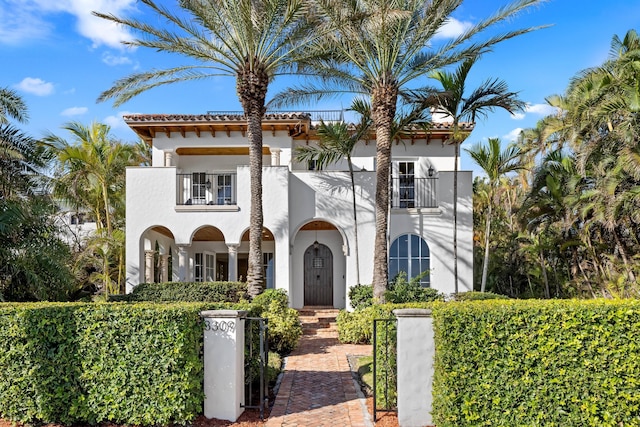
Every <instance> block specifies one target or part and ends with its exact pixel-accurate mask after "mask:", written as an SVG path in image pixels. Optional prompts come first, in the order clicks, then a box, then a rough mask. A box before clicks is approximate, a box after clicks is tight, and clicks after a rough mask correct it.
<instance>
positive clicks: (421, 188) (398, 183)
mask: <svg viewBox="0 0 640 427" xmlns="http://www.w3.org/2000/svg"><path fill="white" fill-rule="evenodd" d="M437 183H438V178H436V177H431V178H415V177H413V176H411V175H406V176H400V177H396V178H392V202H391V203H392V204H391V207H392V208H400V209H403V208H407V209H410V208H437V207H438V198H437V194H436V184H437Z"/></svg>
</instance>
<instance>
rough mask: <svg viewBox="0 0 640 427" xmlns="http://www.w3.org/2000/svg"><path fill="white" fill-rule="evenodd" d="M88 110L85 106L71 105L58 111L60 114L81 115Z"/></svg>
mask: <svg viewBox="0 0 640 427" xmlns="http://www.w3.org/2000/svg"><path fill="white" fill-rule="evenodd" d="M87 111H89V109H88V108H87V107H71V108H67V109H66V110H64V111H63V112H62V113H60V115H61V116H81V115H83V114H84V113H86V112H87Z"/></svg>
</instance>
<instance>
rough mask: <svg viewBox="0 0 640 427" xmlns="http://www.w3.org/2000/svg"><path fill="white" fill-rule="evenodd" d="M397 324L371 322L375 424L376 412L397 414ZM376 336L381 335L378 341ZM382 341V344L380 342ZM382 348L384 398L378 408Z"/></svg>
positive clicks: (388, 320) (378, 321) (381, 321)
mask: <svg viewBox="0 0 640 427" xmlns="http://www.w3.org/2000/svg"><path fill="white" fill-rule="evenodd" d="M397 322H398V320H397V319H396V318H390V319H374V320H373V422H374V423H375V422H376V421H377V420H378V418H377V412H378V411H385V412H398V408H397V406H396V404H397V402H396V401H397V398H396V394H397V384H396V383H397V375H398V373H397V371H396V369H395V366H397V365H396V364H395V355H396V348H397V336H396V330H397ZM378 324H382V325H383V326H384V330H383V331H381V332H380V334H378V332H379V326H378ZM378 335H382V336H381V337H380V339H379V337H378ZM380 341H382V342H380ZM381 345H382V346H384V348H383V349H382V350H383V351H382V352H381V353H382V354H380V356H382V359H383V360H382V363H384V364H385V367H386V369H385V370H384V372H385V375H384V377H383V381H384V383H383V387H382V388H383V397H384V407H382V408H378V394H379V393H378V364H379V363H380V362H381V361H380V360H379V351H378V350H379V349H380V348H379V347H380V346H381ZM392 355H393V356H394V359H393V362H394V363H393V365H394V366H393V368H394V369H393V372H389V370H390V368H391V364H390V361H391V360H390V358H391V356H392ZM390 391H393V397H392V398H390V396H389V392H390Z"/></svg>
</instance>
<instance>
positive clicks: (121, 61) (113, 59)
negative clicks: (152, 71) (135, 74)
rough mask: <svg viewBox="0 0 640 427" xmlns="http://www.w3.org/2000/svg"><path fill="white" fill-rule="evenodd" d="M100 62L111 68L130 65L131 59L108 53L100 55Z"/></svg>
mask: <svg viewBox="0 0 640 427" xmlns="http://www.w3.org/2000/svg"><path fill="white" fill-rule="evenodd" d="M102 62H104V63H105V64H107V65H109V66H111V67H113V66H116V65H125V64H131V59H129V58H128V57H126V56H118V55H112V54H111V53H109V52H105V53H103V54H102Z"/></svg>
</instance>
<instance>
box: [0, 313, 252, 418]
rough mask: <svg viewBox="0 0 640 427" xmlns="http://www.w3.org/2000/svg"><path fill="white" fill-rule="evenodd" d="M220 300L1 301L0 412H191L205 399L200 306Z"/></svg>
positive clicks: (190, 415) (191, 414)
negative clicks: (174, 302)
mask: <svg viewBox="0 0 640 427" xmlns="http://www.w3.org/2000/svg"><path fill="white" fill-rule="evenodd" d="M219 306H220V305H214V304H184V303H181V304H149V303H145V304H81V303H76V304H61V303H34V304H0V417H2V418H8V419H11V420H14V421H20V422H25V423H33V422H44V423H47V422H56V423H65V424H71V423H76V422H81V423H90V424H96V423H100V422H103V421H110V422H114V423H124V424H138V425H161V424H168V423H170V422H176V423H186V422H189V421H191V420H193V419H194V418H195V416H196V415H197V414H199V413H201V412H202V402H203V389H202V382H203V364H202V359H201V349H202V336H203V334H202V323H201V319H200V316H199V312H200V311H202V310H203V309H212V308H219ZM226 308H229V307H228V305H226ZM237 308H246V307H237Z"/></svg>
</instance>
